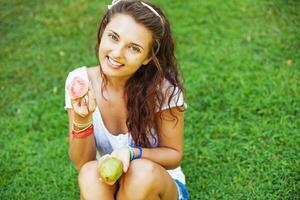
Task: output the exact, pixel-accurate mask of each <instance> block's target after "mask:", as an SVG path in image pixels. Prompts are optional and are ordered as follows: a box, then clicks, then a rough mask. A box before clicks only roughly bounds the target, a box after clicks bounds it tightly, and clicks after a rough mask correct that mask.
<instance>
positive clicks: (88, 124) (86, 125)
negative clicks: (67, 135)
mask: <svg viewBox="0 0 300 200" xmlns="http://www.w3.org/2000/svg"><path fill="white" fill-rule="evenodd" d="M91 124H93V119H91V120H90V121H89V122H87V123H85V124H81V123H78V122H75V120H73V125H75V126H76V127H77V128H86V127H89V126H90V125H91Z"/></svg>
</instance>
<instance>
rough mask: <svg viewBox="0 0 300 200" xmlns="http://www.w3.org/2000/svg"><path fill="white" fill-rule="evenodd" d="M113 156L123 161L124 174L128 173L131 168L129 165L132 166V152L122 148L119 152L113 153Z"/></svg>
mask: <svg viewBox="0 0 300 200" xmlns="http://www.w3.org/2000/svg"><path fill="white" fill-rule="evenodd" d="M111 155H112V156H113V157H115V158H118V159H119V160H121V161H122V163H123V172H124V173H126V172H127V170H128V168H129V164H130V152H129V150H128V148H122V149H119V150H117V151H113V152H112V154H111Z"/></svg>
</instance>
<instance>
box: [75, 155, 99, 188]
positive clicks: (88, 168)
mask: <svg viewBox="0 0 300 200" xmlns="http://www.w3.org/2000/svg"><path fill="white" fill-rule="evenodd" d="M95 165H96V163H95V161H91V162H87V163H85V164H84V165H83V166H82V167H81V168H80V171H79V175H78V182H79V185H81V184H82V183H84V182H87V181H88V180H91V177H94V176H95Z"/></svg>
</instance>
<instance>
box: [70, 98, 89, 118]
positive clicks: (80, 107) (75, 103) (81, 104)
mask: <svg viewBox="0 0 300 200" xmlns="http://www.w3.org/2000/svg"><path fill="white" fill-rule="evenodd" d="M71 102H72V107H73V109H74V112H75V113H77V114H78V115H80V116H81V117H85V116H87V115H88V114H89V111H88V108H87V105H86V101H85V99H84V98H81V99H76V100H71Z"/></svg>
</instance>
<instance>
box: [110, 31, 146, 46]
mask: <svg viewBox="0 0 300 200" xmlns="http://www.w3.org/2000/svg"><path fill="white" fill-rule="evenodd" d="M109 31H110V32H112V33H113V34H115V35H117V36H118V37H120V35H119V34H118V33H116V32H115V31H113V30H109ZM130 44H132V45H135V46H139V47H141V48H142V49H143V50H144V48H143V47H142V46H141V45H139V44H137V43H133V42H131V43H130Z"/></svg>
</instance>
